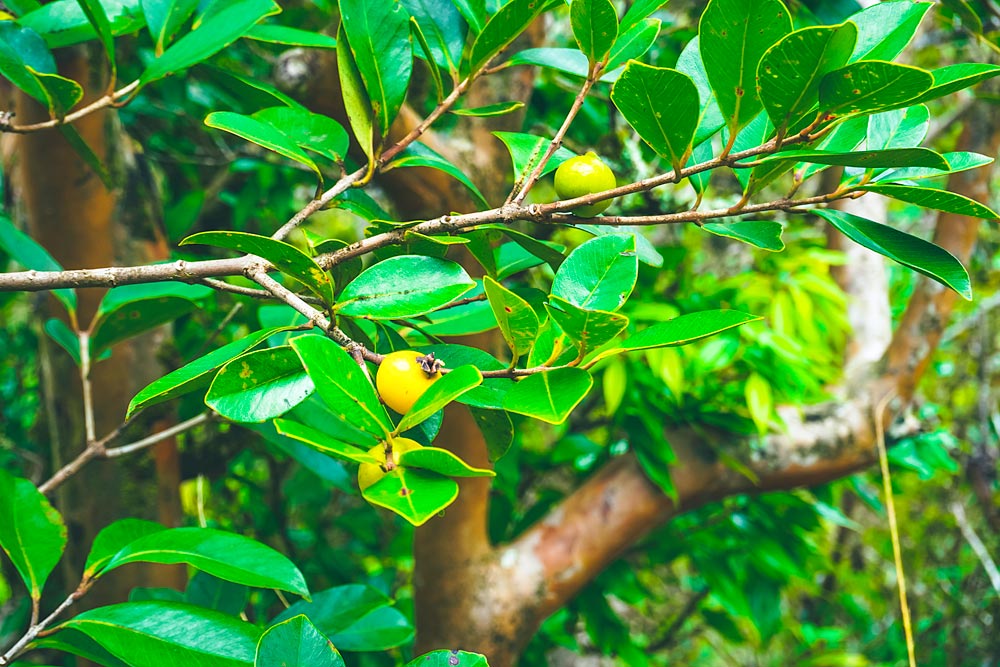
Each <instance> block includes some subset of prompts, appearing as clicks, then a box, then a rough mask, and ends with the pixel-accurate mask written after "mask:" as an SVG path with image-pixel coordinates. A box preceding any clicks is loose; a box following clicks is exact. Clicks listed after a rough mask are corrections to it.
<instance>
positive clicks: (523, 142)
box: [493, 132, 573, 182]
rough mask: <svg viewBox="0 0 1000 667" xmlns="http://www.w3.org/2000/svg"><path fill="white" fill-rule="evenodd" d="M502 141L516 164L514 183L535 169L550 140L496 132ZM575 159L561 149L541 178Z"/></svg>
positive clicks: (531, 135)
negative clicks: (569, 160) (570, 159)
mask: <svg viewBox="0 0 1000 667" xmlns="http://www.w3.org/2000/svg"><path fill="white" fill-rule="evenodd" d="M493 135H494V136H496V137H497V138H498V139H500V141H502V142H503V143H504V145H505V146H507V150H509V151H510V157H511V160H512V161H513V163H514V181H515V182H517V181H520V180H521V179H523V178H524V177H525V176H527V175H528V174H529V173H531V170H532V169H534V168H535V165H536V164H538V161H539V160H540V159H541V158H542V155H543V154H544V153H545V147H546V146H547V145H548V143H549V140H548V139H545V138H543V137H536V136H534V135H533V134H522V133H520V132H494V133H493ZM571 157H573V152H572V151H569V150H567V149H565V148H559V149H558V150H556V152H555V153H553V154H552V157H550V158H549V161H548V162H546V163H545V167H544V168H543V169H542V173H541V174H540V176H544V175H545V174H547V173H549V172H550V171H554V170H555V169H556V167H558V166H559V165H560V164H562V163H563V162H565V161H566V160H568V159H569V158H571Z"/></svg>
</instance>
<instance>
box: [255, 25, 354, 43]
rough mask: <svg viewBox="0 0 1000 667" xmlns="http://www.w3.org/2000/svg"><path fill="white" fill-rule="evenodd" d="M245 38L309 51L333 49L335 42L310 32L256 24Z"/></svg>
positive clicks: (327, 37) (329, 37)
mask: <svg viewBox="0 0 1000 667" xmlns="http://www.w3.org/2000/svg"><path fill="white" fill-rule="evenodd" d="M246 37H247V38H248V39H253V40H256V41H258V42H269V43H271V44H288V45H289V46H304V47H306V48H310V49H335V48H337V40H336V39H334V38H333V37H331V36H330V35H324V34H323V33H321V32H313V31H312V30H302V29H300V28H291V27H289V26H284V25H276V24H274V23H258V24H257V25H255V26H254V27H252V28H250V31H249V32H247V34H246Z"/></svg>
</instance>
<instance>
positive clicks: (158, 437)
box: [102, 411, 212, 459]
mask: <svg viewBox="0 0 1000 667" xmlns="http://www.w3.org/2000/svg"><path fill="white" fill-rule="evenodd" d="M211 419H212V413H211V412H208V411H206V412H202V413H201V414H200V415H196V416H194V417H191V419H187V420H185V421H182V422H181V423H179V424H174V425H173V426H171V427H170V428H165V429H163V430H162V431H158V432H157V433H154V434H153V435H150V436H147V437H145V438H143V439H142V440H136V441H135V442H132V443H129V444H127V445H122V446H121V447H113V448H111V449H108V450H105V452H104V455H103V457H102V458H106V459H114V458H118V457H119V456H125V455H126V454H132V453H133V452H137V451H139V450H141V449H145V448H147V447H152V446H153V445H155V444H157V443H159V442H163V441H164V440H166V439H167V438H171V437H173V436H175V435H177V434H178V433H183V432H184V431H188V430H190V429H192V428H194V427H195V426H199V425H201V424H204V423H205V422H207V421H209V420H211Z"/></svg>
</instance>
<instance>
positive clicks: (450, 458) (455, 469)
mask: <svg viewBox="0 0 1000 667" xmlns="http://www.w3.org/2000/svg"><path fill="white" fill-rule="evenodd" d="M399 465H401V466H403V467H404V468H422V469H424V470H430V471H432V472H436V473H438V474H440V475H444V476H445V477H495V476H496V473H495V472H493V471H492V470H487V469H485V468H473V467H472V466H470V465H469V464H468V463H466V462H465V461H463V460H462V459H460V458H458V457H457V456H456V455H455V454H453V453H451V452H450V451H448V450H447V449H440V448H438V447H421V448H420V449H411V450H409V451H408V452H403V454H402V455H401V456H400V457H399Z"/></svg>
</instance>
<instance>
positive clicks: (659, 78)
mask: <svg viewBox="0 0 1000 667" xmlns="http://www.w3.org/2000/svg"><path fill="white" fill-rule="evenodd" d="M611 101H612V102H614V103H615V106H616V107H618V110H619V111H621V112H622V115H623V116H624V117H625V120H627V121H628V123H629V125H631V126H632V127H633V128H634V129H635V131H636V132H637V133H638V134H639V136H640V137H642V140H643V141H645V142H646V143H647V144H649V146H650V147H651V148H652V149H653V150H654V151H656V153H657V154H658V155H660V156H661V157H663V158H666V159H668V160H670V164H671V165H672V166H673V167H674V169H675V170H676V171H678V172H679V171H680V169H681V167H683V166H684V162H686V161H687V158H688V155H689V151H690V149H691V140H692V139H693V138H694V132H695V130H696V129H697V127H698V114H699V111H700V109H701V105H700V103H699V101H698V88H697V87H696V86H695V84H694V82H693V81H692V80H691V78H690V77H689V76H688V75H686V74H684V73H682V72H678V71H677V70H675V69H667V68H665V67H653V66H651V65H643V64H642V63H640V62H637V61H635V60H633V61H630V62H629V64H628V65H626V66H625V71H624V72H622V75H621V76H620V77H618V81H616V82H615V85H614V87H613V88H612V89H611Z"/></svg>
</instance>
